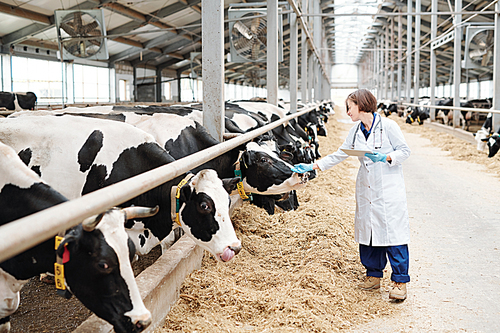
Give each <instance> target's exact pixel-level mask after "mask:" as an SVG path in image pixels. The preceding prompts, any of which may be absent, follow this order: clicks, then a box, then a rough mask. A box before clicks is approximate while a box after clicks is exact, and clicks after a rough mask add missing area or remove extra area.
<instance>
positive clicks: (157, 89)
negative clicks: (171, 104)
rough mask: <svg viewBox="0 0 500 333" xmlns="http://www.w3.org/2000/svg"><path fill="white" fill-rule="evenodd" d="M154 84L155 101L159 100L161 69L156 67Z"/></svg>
mask: <svg viewBox="0 0 500 333" xmlns="http://www.w3.org/2000/svg"><path fill="white" fill-rule="evenodd" d="M155 83H156V84H155V86H156V93H155V95H156V101H157V102H161V95H162V94H161V69H160V68H156V82H155Z"/></svg>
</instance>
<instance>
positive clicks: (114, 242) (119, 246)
mask: <svg viewBox="0 0 500 333" xmlns="http://www.w3.org/2000/svg"><path fill="white" fill-rule="evenodd" d="M124 223H125V213H124V212H123V211H122V210H118V209H116V210H111V211H108V212H107V213H106V214H105V215H104V216H103V218H102V220H101V222H100V223H99V224H98V225H97V227H96V229H98V230H100V231H101V232H102V234H103V236H104V239H105V240H106V243H107V244H108V245H109V246H110V247H111V248H112V249H113V250H114V251H115V253H116V256H117V257H118V263H119V265H120V275H121V276H122V277H123V279H124V280H125V283H126V284H127V286H128V290H129V292H130V299H131V301H132V310H130V311H128V312H126V313H125V316H128V317H130V319H131V320H132V323H136V322H137V321H138V320H147V319H149V318H151V312H149V310H148V309H146V306H145V305H144V303H143V301H142V298H141V294H140V292H139V288H138V287H137V283H136V282H135V278H134V272H133V270H132V265H131V264H130V260H129V248H128V242H127V241H128V235H127V233H126V232H125V228H124Z"/></svg>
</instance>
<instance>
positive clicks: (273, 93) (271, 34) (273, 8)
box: [205, 0, 278, 105]
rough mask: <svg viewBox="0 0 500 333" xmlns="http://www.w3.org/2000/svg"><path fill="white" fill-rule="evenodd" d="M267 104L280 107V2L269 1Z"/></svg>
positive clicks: (276, 0)
mask: <svg viewBox="0 0 500 333" xmlns="http://www.w3.org/2000/svg"><path fill="white" fill-rule="evenodd" d="M222 4H224V2H223V1H222ZM222 13H224V6H223V7H222ZM223 36H224V35H222V37H223ZM209 38H210V37H209ZM205 40H209V39H208V38H207V39H205ZM222 46H224V45H222ZM267 102H268V103H270V104H273V105H278V0H268V1H267Z"/></svg>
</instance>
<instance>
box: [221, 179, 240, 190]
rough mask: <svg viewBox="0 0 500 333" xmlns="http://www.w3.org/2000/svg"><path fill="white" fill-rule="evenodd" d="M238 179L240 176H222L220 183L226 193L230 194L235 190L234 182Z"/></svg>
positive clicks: (236, 182)
mask: <svg viewBox="0 0 500 333" xmlns="http://www.w3.org/2000/svg"><path fill="white" fill-rule="evenodd" d="M239 181H240V177H235V178H224V179H222V185H223V186H224V189H225V190H226V192H227V193H229V194H231V192H233V191H234V190H236V184H238V182H239Z"/></svg>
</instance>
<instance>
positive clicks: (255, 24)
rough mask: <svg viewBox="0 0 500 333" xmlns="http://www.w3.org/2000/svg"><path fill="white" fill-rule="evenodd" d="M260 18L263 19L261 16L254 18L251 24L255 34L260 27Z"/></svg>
mask: <svg viewBox="0 0 500 333" xmlns="http://www.w3.org/2000/svg"><path fill="white" fill-rule="evenodd" d="M260 19H261V18H260V17H256V18H254V19H253V20H252V25H251V26H250V30H252V32H253V33H254V34H256V33H257V31H258V29H259V26H260Z"/></svg>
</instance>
